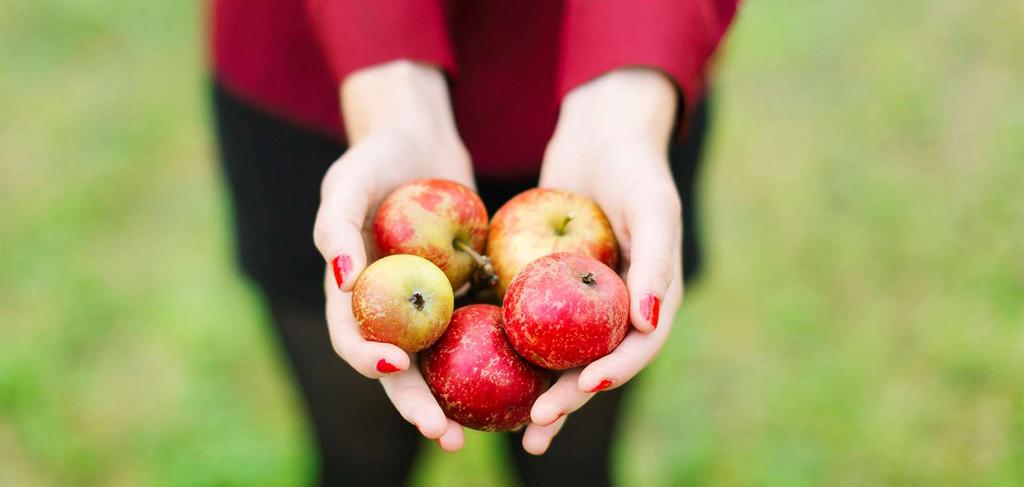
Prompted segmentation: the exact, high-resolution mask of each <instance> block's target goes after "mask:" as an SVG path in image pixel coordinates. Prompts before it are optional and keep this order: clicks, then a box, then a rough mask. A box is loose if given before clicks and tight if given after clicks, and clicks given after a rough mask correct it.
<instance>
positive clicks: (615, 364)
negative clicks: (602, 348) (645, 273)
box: [577, 258, 683, 392]
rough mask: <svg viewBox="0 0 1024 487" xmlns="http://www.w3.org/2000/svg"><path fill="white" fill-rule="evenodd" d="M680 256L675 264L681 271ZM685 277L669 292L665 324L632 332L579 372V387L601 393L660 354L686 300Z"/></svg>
mask: <svg viewBox="0 0 1024 487" xmlns="http://www.w3.org/2000/svg"><path fill="white" fill-rule="evenodd" d="M679 260H680V259H678V258H677V262H676V264H675V265H674V266H673V267H675V268H676V269H678V270H680V271H681V264H680V263H679ZM682 282H683V281H682V279H676V280H674V281H673V282H672V284H671V285H670V286H669V288H668V290H667V291H666V299H665V303H664V305H663V306H662V309H661V316H662V318H663V324H662V325H661V326H660V327H658V328H657V329H656V330H654V331H653V332H651V333H641V332H637V331H631V332H629V333H628V334H627V335H626V338H625V339H624V340H622V343H620V344H619V346H618V347H617V348H616V349H615V350H613V351H612V353H610V354H608V355H605V356H604V357H601V358H599V359H597V360H595V361H594V362H592V363H591V364H590V365H588V366H586V367H585V368H584V369H583V371H581V372H580V374H579V380H578V384H577V390H579V391H581V392H584V391H586V392H599V391H603V390H607V389H614V388H616V387H619V386H621V385H622V384H625V383H626V382H628V381H629V380H630V379H632V378H633V377H634V376H636V374H638V373H640V371H641V370H643V368H644V367H646V366H647V364H649V363H650V362H651V361H652V360H654V358H655V357H656V356H657V355H658V352H659V351H660V350H661V347H662V346H663V345H664V344H665V340H667V339H668V335H669V332H670V331H671V329H672V319H673V318H674V317H675V313H676V311H677V310H678V309H679V304H680V303H681V302H682V298H683V292H682Z"/></svg>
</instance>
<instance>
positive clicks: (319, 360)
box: [270, 298, 421, 486]
mask: <svg viewBox="0 0 1024 487" xmlns="http://www.w3.org/2000/svg"><path fill="white" fill-rule="evenodd" d="M270 308H271V313H272V315H273V319H274V324H275V325H276V328H277V331H278V334H279V336H280V337H281V342H282V344H283V345H284V349H285V352H286V355H287V357H288V360H289V363H290V364H291V366H292V372H293V373H294V376H295V378H296V379H297V382H298V384H299V386H300V389H301V391H302V396H303V399H304V400H305V401H304V402H305V404H306V408H307V410H308V412H309V417H310V420H311V422H312V426H313V436H314V439H315V441H316V445H317V451H318V452H319V462H320V471H319V477H320V479H319V484H320V485H323V486H344V485H381V486H400V485H405V484H406V481H407V479H408V477H409V473H410V471H411V469H412V465H413V460H414V459H415V455H416V451H417V449H418V447H419V445H420V444H421V440H420V438H419V433H417V431H416V428H413V427H412V426H410V425H409V423H407V422H405V420H404V419H402V417H401V416H400V415H399V414H398V412H397V411H395V408H394V407H393V406H391V402H390V401H388V398H387V396H385V395H384V390H383V389H382V388H381V386H380V384H379V383H378V382H377V381H375V380H370V379H367V378H365V377H363V376H361V375H359V374H358V373H356V372H355V371H354V370H352V368H351V367H349V366H348V365H347V364H345V363H344V362H342V361H341V359H339V358H338V356H337V355H336V354H335V353H334V350H333V349H332V348H331V345H330V339H329V338H328V336H327V323H326V322H325V321H324V316H323V308H322V307H317V308H311V307H309V306H305V305H303V304H300V303H294V302H290V301H288V300H278V299H275V298H271V299H270Z"/></svg>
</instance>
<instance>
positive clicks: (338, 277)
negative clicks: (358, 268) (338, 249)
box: [331, 254, 352, 289]
mask: <svg viewBox="0 0 1024 487" xmlns="http://www.w3.org/2000/svg"><path fill="white" fill-rule="evenodd" d="M331 268H332V269H333V270H334V282H337V283H338V289H341V285H342V284H344V283H345V278H346V277H348V273H349V272H352V258H351V257H349V256H347V255H345V254H342V255H339V256H337V257H335V258H334V260H332V261H331Z"/></svg>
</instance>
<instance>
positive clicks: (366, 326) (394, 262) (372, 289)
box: [352, 254, 455, 353]
mask: <svg viewBox="0 0 1024 487" xmlns="http://www.w3.org/2000/svg"><path fill="white" fill-rule="evenodd" d="M454 307H455V298H454V293H453V292H452V285H451V283H449V282H448V278H447V277H446V276H445V275H444V272H441V269H439V268H438V267H437V266H436V265H434V264H432V263H431V262H430V261H429V260H427V259H424V258H422V257H417V256H415V255H401V254H400V255H389V256H387V257H384V258H383V259H380V260H378V261H376V262H374V263H373V264H370V266H369V267H367V268H366V269H364V270H363V272H362V273H360V274H359V277H358V278H357V279H356V283H355V286H354V287H353V288H352V314H353V316H355V319H356V323H357V324H358V325H359V333H360V334H361V335H362V336H363V338H365V339H367V340H370V341H374V342H386V343H392V344H394V345H397V346H398V347H399V348H401V349H402V350H405V351H406V352H409V353H414V352H418V351H420V350H423V349H424V348H427V347H429V346H430V345H431V344H433V343H434V342H435V341H437V339H438V338H439V337H440V336H441V335H442V334H443V333H444V330H445V328H447V327H448V320H449V319H451V316H452V309H453V308H454Z"/></svg>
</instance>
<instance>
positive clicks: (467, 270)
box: [373, 179, 487, 290]
mask: <svg viewBox="0 0 1024 487" xmlns="http://www.w3.org/2000/svg"><path fill="white" fill-rule="evenodd" d="M373 235H374V240H375V241H376V242H377V247H379V248H380V250H381V252H383V253H384V254H385V255H391V254H411V255H418V256H420V257H423V258H425V259H427V260H429V261H431V262H433V263H434V265H436V266H438V267H440V268H441V270H442V271H444V273H445V275H446V276H448V280H449V281H450V282H451V285H452V287H453V288H454V289H456V290H458V289H459V288H461V287H462V286H463V285H464V284H466V282H468V281H469V279H470V277H472V275H473V271H474V269H475V268H476V266H477V261H478V260H479V261H480V264H481V265H483V264H484V261H483V260H482V258H481V256H480V254H481V253H483V251H484V246H485V244H486V241H487V209H486V208H484V204H483V202H482V201H480V197H479V196H478V195H477V194H476V193H475V192H474V191H473V190H472V189H469V188H467V187H466V186H463V185H461V184H459V183H456V182H454V181H448V180H446V179H421V180H417V181H413V182H411V183H408V184H405V185H403V186H401V187H399V188H398V189H396V190H395V191H393V192H392V193H391V194H390V195H388V196H387V197H386V198H384V201H383V202H381V204H380V207H379V208H378V209H377V216H376V217H374V220H373Z"/></svg>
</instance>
